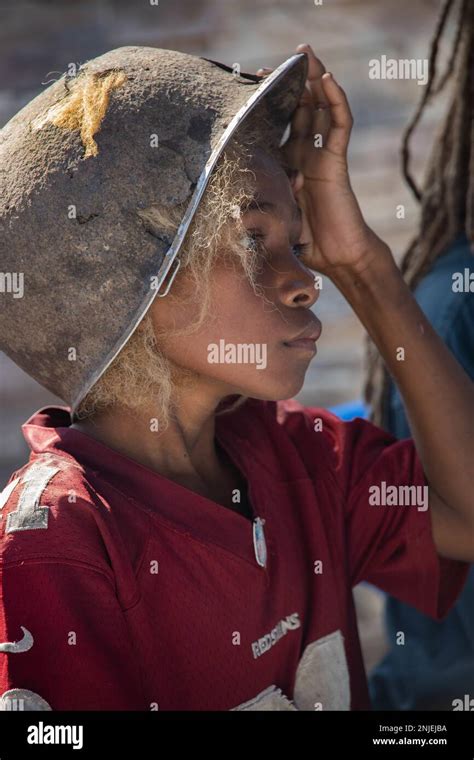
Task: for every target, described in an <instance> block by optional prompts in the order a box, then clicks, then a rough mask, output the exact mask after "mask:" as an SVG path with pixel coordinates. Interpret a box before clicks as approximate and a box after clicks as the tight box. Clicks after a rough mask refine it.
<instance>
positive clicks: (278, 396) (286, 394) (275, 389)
mask: <svg viewBox="0 0 474 760" xmlns="http://www.w3.org/2000/svg"><path fill="white" fill-rule="evenodd" d="M285 380H286V382H285V383H281V382H278V381H275V382H274V383H271V382H270V380H269V379H267V382H266V383H262V385H261V386H260V387H259V388H258V389H257V388H254V389H253V392H252V393H248V394H247V395H248V396H252V398H259V399H262V400H263V401H284V400H286V399H288V398H293V396H296V395H297V394H298V393H299V392H300V391H301V389H302V388H303V385H304V374H303V375H302V376H301V377H300V376H298V377H295V378H285Z"/></svg>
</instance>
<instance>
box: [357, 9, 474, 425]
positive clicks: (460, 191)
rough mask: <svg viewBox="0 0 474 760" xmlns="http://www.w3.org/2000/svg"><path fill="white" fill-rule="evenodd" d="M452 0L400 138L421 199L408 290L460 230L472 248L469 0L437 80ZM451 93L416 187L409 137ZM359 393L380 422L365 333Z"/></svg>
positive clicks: (381, 377)
mask: <svg viewBox="0 0 474 760" xmlns="http://www.w3.org/2000/svg"><path fill="white" fill-rule="evenodd" d="M455 5H456V2H455V0H446V1H445V2H444V4H443V6H442V9H441V12H440V15H439V19H438V22H437V25H436V29H435V33H434V36H433V39H432V42H431V48H430V57H429V65H428V82H427V84H426V87H425V88H424V93H423V96H422V98H421V100H420V103H419V105H418V107H417V109H416V111H415V114H414V116H413V118H412V120H411V122H410V123H409V125H408V127H407V128H406V130H405V132H404V134H403V138H402V148H401V158H402V170H403V176H404V178H405V180H406V182H407V184H408V186H409V187H410V189H411V191H412V192H413V194H414V196H415V198H416V200H417V201H418V202H419V203H420V223H419V227H418V232H417V234H416V236H415V238H414V239H413V240H412V242H411V243H410V245H409V247H408V249H407V251H406V252H405V254H404V257H403V259H402V262H401V272H402V275H403V276H404V279H405V281H406V282H407V284H408V286H409V287H410V288H411V290H413V289H414V288H415V287H416V285H417V284H418V282H419V281H420V280H421V279H422V277H423V276H424V275H425V274H426V273H427V272H428V271H429V270H430V268H431V267H432V266H433V263H434V262H435V261H436V259H437V258H438V257H439V256H440V255H442V254H443V253H444V252H445V251H446V249H447V248H448V246H449V245H450V244H451V243H452V242H453V241H454V240H455V239H456V238H457V237H458V236H459V235H461V234H465V235H466V237H467V239H468V240H469V241H470V244H471V250H472V251H473V252H474V229H473V227H474V224H473V222H474V0H461V2H460V3H459V9H458V17H457V26H456V32H455V34H454V38H453V45H452V50H451V53H450V56H449V59H448V63H447V66H446V70H445V72H444V74H443V75H442V76H440V77H439V80H438V82H437V83H436V82H435V80H436V75H437V71H436V69H437V63H438V52H439V45H440V41H441V39H442V36H443V33H444V32H445V30H446V27H447V21H448V18H449V16H450V14H451V11H452V9H453V7H454V6H455ZM450 79H451V80H452V94H451V99H450V104H449V108H448V111H447V114H446V117H445V120H444V122H443V124H442V126H441V129H440V130H439V132H438V134H437V136H436V138H435V142H434V145H433V148H432V151H431V154H430V158H429V161H428V165H427V168H426V172H425V177H424V182H423V190H422V191H420V190H419V188H418V186H417V184H416V182H415V180H414V179H413V177H412V175H411V172H410V138H411V136H412V134H413V132H414V130H415V128H416V126H417V124H418V122H419V121H420V119H421V116H422V114H423V111H424V109H425V107H426V105H427V103H428V102H430V100H432V98H433V97H434V96H435V95H438V94H439V93H440V92H441V91H442V90H443V89H444V87H445V85H446V83H447V82H448V81H449V80H450ZM366 347H367V360H368V361H367V366H368V369H367V376H366V382H365V386H364V398H365V400H366V401H367V403H368V404H369V405H370V406H371V420H372V421H373V422H374V423H375V424H377V425H379V426H382V425H383V422H384V411H385V409H386V404H387V401H388V390H389V375H388V372H387V369H386V367H385V365H384V363H383V360H382V358H381V356H380V354H379V353H378V351H377V349H376V347H375V346H374V344H373V342H372V341H371V340H370V338H368V339H367V343H366Z"/></svg>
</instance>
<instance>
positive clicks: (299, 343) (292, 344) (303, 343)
mask: <svg viewBox="0 0 474 760" xmlns="http://www.w3.org/2000/svg"><path fill="white" fill-rule="evenodd" d="M316 340H317V339H316V338H300V339H299V340H290V341H287V342H285V344H284V345H285V346H288V348H300V349H301V348H302V349H304V350H305V351H311V352H312V353H313V354H315V353H316V352H317V348H316Z"/></svg>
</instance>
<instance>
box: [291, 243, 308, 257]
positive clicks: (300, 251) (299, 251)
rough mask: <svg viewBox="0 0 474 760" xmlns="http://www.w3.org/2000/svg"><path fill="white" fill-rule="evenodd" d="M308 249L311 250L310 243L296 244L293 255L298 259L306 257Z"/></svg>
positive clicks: (293, 247)
mask: <svg viewBox="0 0 474 760" xmlns="http://www.w3.org/2000/svg"><path fill="white" fill-rule="evenodd" d="M308 248H309V243H296V244H295V245H294V246H292V250H293V253H294V254H295V256H297V257H298V258H299V257H300V256H304V254H305V253H306V251H307V250H308Z"/></svg>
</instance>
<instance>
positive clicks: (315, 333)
mask: <svg viewBox="0 0 474 760" xmlns="http://www.w3.org/2000/svg"><path fill="white" fill-rule="evenodd" d="M321 331H322V325H321V322H320V321H319V319H318V320H316V321H312V322H311V324H310V325H309V326H308V327H306V328H305V329H304V330H303V331H302V332H301V333H300V334H299V335H297V336H296V337H295V338H293V340H286V341H284V345H285V346H288V347H289V348H300V349H301V348H302V349H305V350H306V351H312V352H313V353H316V341H317V340H318V339H319V337H320V335H321Z"/></svg>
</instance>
